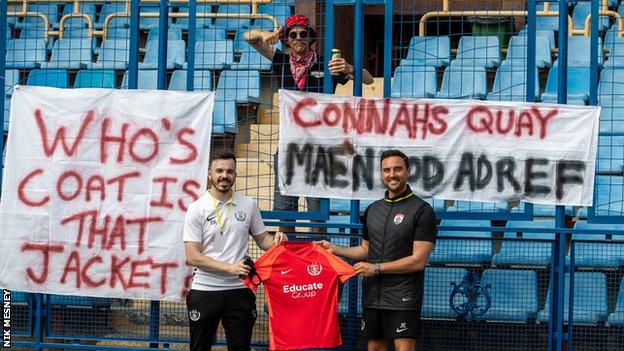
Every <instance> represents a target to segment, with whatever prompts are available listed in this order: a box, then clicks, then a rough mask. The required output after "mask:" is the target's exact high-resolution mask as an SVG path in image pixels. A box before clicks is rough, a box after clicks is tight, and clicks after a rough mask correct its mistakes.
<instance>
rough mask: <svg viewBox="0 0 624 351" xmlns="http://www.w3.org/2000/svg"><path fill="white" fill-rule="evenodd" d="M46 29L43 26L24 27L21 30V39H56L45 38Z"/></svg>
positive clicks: (50, 41) (47, 40)
mask: <svg viewBox="0 0 624 351" xmlns="http://www.w3.org/2000/svg"><path fill="white" fill-rule="evenodd" d="M45 33H46V29H45V28H43V27H24V28H22V30H21V31H20V34H19V38H20V39H45V40H46V42H49V43H52V42H54V40H53V39H52V38H51V37H48V38H47V39H46V38H45Z"/></svg>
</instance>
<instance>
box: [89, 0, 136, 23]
mask: <svg viewBox="0 0 624 351" xmlns="http://www.w3.org/2000/svg"><path fill="white" fill-rule="evenodd" d="M128 5H130V4H128ZM124 12H126V4H125V3H123V2H110V3H105V4H104V5H102V10H100V15H99V16H98V20H97V22H96V23H95V28H97V29H102V28H104V21H105V20H106V17H108V16H109V15H112V14H114V13H124ZM114 20H118V21H122V22H126V23H130V17H124V18H121V17H116V18H114V19H113V21H114Z"/></svg>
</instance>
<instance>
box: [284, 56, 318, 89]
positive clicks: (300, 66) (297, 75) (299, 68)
mask: <svg viewBox="0 0 624 351" xmlns="http://www.w3.org/2000/svg"><path fill="white" fill-rule="evenodd" d="M315 62H316V52H314V51H309V52H308V53H307V54H306V55H304V56H296V55H293V54H290V72H291V73H292V75H293V78H294V80H295V84H297V87H299V90H303V89H305V86H306V80H307V78H308V75H307V71H308V68H310V66H312V64H313V63H315Z"/></svg>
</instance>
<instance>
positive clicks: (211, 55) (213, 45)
mask: <svg viewBox="0 0 624 351" xmlns="http://www.w3.org/2000/svg"><path fill="white" fill-rule="evenodd" d="M233 63H234V49H233V47H232V41H231V40H215V41H198V42H197V43H195V69H212V70H219V69H224V68H229V67H230V66H231V65H232V64H233ZM186 66H187V64H184V68H186Z"/></svg>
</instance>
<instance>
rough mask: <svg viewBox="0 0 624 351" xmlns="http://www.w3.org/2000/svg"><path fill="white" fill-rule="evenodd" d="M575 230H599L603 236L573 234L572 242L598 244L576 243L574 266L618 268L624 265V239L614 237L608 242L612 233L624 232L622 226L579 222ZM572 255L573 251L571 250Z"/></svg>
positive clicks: (619, 236) (618, 236) (617, 236)
mask: <svg viewBox="0 0 624 351" xmlns="http://www.w3.org/2000/svg"><path fill="white" fill-rule="evenodd" d="M574 228H575V229H586V230H587V229H590V230H598V231H600V232H601V234H580V233H579V234H577V233H575V234H573V235H572V240H573V241H576V240H587V241H596V242H576V243H575V244H574V246H573V247H574V265H575V266H576V267H592V268H595V267H599V268H617V267H619V266H621V265H622V264H624V237H623V236H621V235H613V238H612V240H607V236H608V235H610V231H613V230H622V225H618V224H600V223H587V222H586V221H578V222H576V223H575V225H574ZM570 255H572V249H570Z"/></svg>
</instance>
